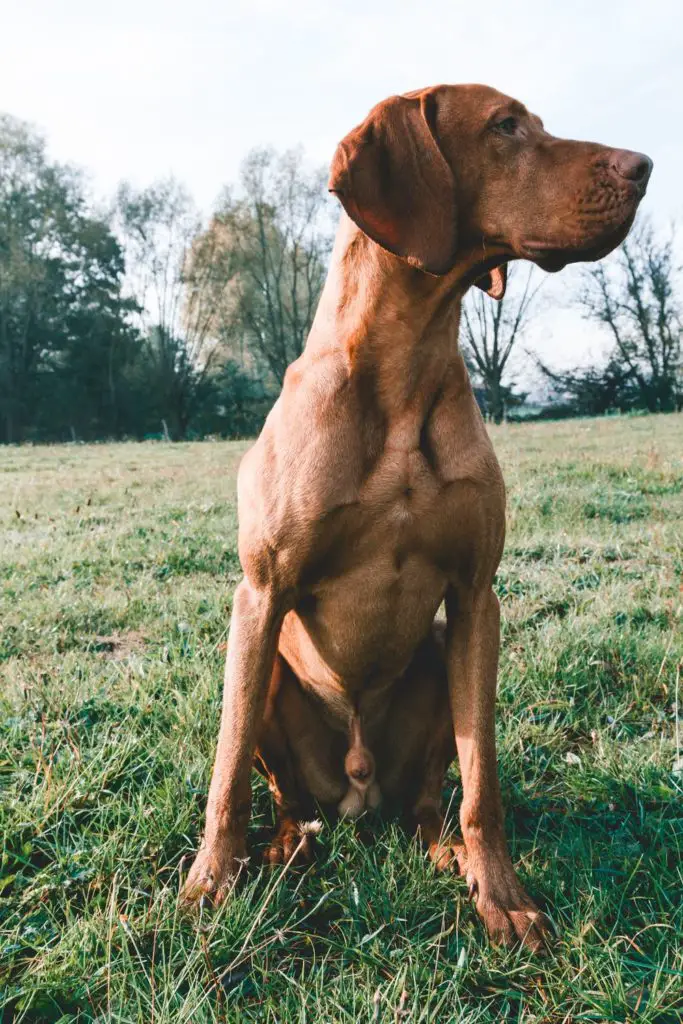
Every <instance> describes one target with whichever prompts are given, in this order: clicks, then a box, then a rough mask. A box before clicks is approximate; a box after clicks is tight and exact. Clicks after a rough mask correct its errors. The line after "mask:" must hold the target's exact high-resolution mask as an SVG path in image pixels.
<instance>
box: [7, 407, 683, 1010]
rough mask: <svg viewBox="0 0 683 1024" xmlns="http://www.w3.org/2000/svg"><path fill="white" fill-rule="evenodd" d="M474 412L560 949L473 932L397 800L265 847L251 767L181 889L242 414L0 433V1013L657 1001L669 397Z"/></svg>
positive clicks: (681, 789) (534, 851)
mask: <svg viewBox="0 0 683 1024" xmlns="http://www.w3.org/2000/svg"><path fill="white" fill-rule="evenodd" d="M492 434H493V439H494V443H495V446H496V449H497V451H498V454H499V458H500V460H501V463H502V465H503V469H504V472H505V476H506V479H507V483H508V488H509V502H508V504H509V533H508V541H507V548H506V554H505V558H504V561H503V564H502V567H501V570H500V573H499V576H498V584H497V586H498V592H499V594H500V597H501V600H502V608H503V619H504V627H503V628H504V641H503V654H502V667H501V678H500V686H499V718H498V734H499V746H500V762H501V775H502V785H503V793H504V801H505V805H506V808H507V830H508V835H509V837H510V839H511V844H512V852H513V859H514V861H515V863H516V864H517V865H518V867H519V870H520V873H521V875H522V877H523V879H524V880H525V882H526V884H527V885H528V888H529V889H530V891H531V892H532V893H533V894H534V895H535V896H536V897H537V898H538V899H539V900H540V901H541V902H542V904H543V905H544V906H546V907H547V908H548V909H549V910H550V913H551V915H552V917H553V919H554V920H555V922H556V923H557V926H558V928H559V930H560V932H561V938H560V941H559V943H558V946H557V950H556V953H555V955H554V956H553V957H551V958H549V959H547V960H545V961H539V960H537V959H535V958H533V957H532V956H530V955H528V954H526V953H520V952H519V951H512V952H505V951H501V950H496V949H493V948H491V947H489V945H488V943H487V940H486V938H485V936H484V933H483V930H482V928H481V927H480V925H479V923H478V921H477V919H476V915H475V912H474V910H473V908H472V907H471V905H470V904H469V903H468V902H467V900H466V898H465V896H466V892H465V885H464V883H463V882H461V881H460V880H457V879H455V880H453V879H449V878H444V877H441V876H437V875H436V874H435V873H434V871H433V870H432V869H431V867H430V866H429V865H428V863H427V862H426V860H425V859H424V858H423V856H422V854H421V852H420V850H419V848H418V847H417V846H416V844H415V843H414V841H412V840H411V839H410V838H409V837H407V836H406V835H405V834H404V833H403V832H402V831H401V829H400V828H399V826H398V825H397V824H396V823H394V822H391V821H384V822H377V824H376V825H375V826H374V827H373V829H372V832H373V834H374V835H373V841H372V842H370V843H367V842H365V841H361V839H360V838H359V837H358V836H357V835H356V833H355V832H354V829H353V827H352V826H349V825H337V826H335V825H334V824H333V823H327V822H326V823H324V826H323V830H322V833H321V836H320V842H319V859H318V863H317V865H316V867H315V868H313V869H311V870H310V871H308V872H306V873H303V874H301V873H296V874H295V873H292V874H290V875H287V876H285V877H284V878H281V877H280V875H279V874H278V873H275V874H268V873H267V872H265V871H261V870H258V869H257V864H258V844H259V842H262V841H263V834H264V829H265V827H266V826H268V825H269V824H270V822H271V811H270V803H269V798H268V794H267V792H266V790H265V788H264V786H263V785H262V784H261V783H260V782H257V784H256V794H257V795H256V800H255V810H254V820H253V824H252V828H251V831H250V836H251V838H252V840H253V841H254V845H255V848H254V854H253V857H252V867H251V869H250V872H249V877H248V879H247V881H246V884H245V885H244V887H243V888H242V889H241V890H240V892H239V894H238V895H237V896H236V897H235V898H234V899H233V900H232V901H230V902H228V903H227V905H225V906H224V907H223V908H222V909H221V910H220V911H219V912H218V913H216V912H213V911H212V910H211V909H210V908H208V907H206V908H204V910H203V911H202V915H201V919H199V920H197V919H194V918H192V917H185V916H183V915H182V914H181V913H180V912H179V911H178V906H177V892H178V886H179V872H180V868H181V865H182V862H183V858H187V857H189V855H190V854H191V853H192V851H193V850H194V848H195V847H196V844H197V840H198V836H199V832H200V828H201V823H202V819H203V806H204V801H205V796H206V790H207V784H208V777H209V771H210V768H211V759H212V755H213V750H214V743H215V737H216V733H217V727H218V714H219V706H220V688H221V682H222V667H223V666H222V662H223V650H224V643H225V639H226V633H227V626H228V620H229V614H230V601H231V595H232V592H233V589H234V586H235V584H236V582H237V580H238V579H239V575H240V569H239V564H238V559H237V554H236V549H235V536H236V513H235V501H234V483H235V472H236V469H237V465H238V462H239V459H240V456H241V454H242V452H243V451H244V450H245V448H246V445H244V444H236V443H219V444H211V443H206V444H180V445H165V444H160V443H149V444H130V445H102V446H84V447H81V446H67V447H54V448H18V449H17V448H9V449H8V448H5V449H2V448H0V529H1V531H2V532H1V534H0V579H1V580H2V606H1V608H0V832H1V834H2V835H1V840H2V847H1V850H2V860H1V862H0V1021H2V1024H5V1022H9V1021H10V1020H13V1021H22V1020H26V1021H43V1020H44V1021H60V1020H61V1021H71V1020H79V1021H93V1022H94V1021H98V1022H105V1021H107V1022H108V1021H117V1022H133V1021H135V1022H144V1024H162V1022H171V1021H173V1022H188V1024H189V1022H192V1024H202V1022H208V1021H229V1022H230V1024H232V1022H243V1021H244V1022H246V1021H258V1022H276V1021H278V1022H280V1021H283V1022H285V1021H286V1022H290V1021H291V1022H295V1021H296V1022H299V1024H301V1022H308V1021H312V1022H314V1024H328V1022H345V1024H346V1022H348V1024H355V1022H358V1021H360V1022H363V1021H368V1022H370V1021H381V1022H391V1024H398V1022H403V1024H408V1022H410V1024H415V1022H417V1021H423V1022H451V1021H453V1022H455V1021H458V1022H475V1021H476V1022H479V1021H482V1022H484V1021H486V1022H499V1021H519V1022H526V1024H529V1022H538V1024H541V1022H543V1024H556V1022H557V1024H561V1022H566V1024H571V1022H578V1021H598V1022H603V1021H620V1022H626V1021H638V1022H658V1024H660V1022H661V1024H678V1022H680V1020H681V1016H682V1015H683V760H681V758H683V750H682V749H681V746H682V745H683V712H682V711H681V710H680V707H681V702H683V694H681V689H682V687H681V682H680V673H681V657H682V655H683V643H682V634H683V629H682V628H681V627H682V625H683V624H682V622H681V603H682V594H683V592H682V590H681V571H682V569H683V418H682V417H681V416H673V415H672V416H668V417H642V418H621V419H609V420H583V421H575V422H565V423H562V424H556V423H544V424H524V425H510V426H503V427H499V428H493V429H492ZM677 693H678V700H679V705H678V707H679V712H678V718H677V714H676V699H677ZM677 744H678V749H677ZM452 785H453V787H454V791H453V801H452V806H453V809H455V808H456V807H457V800H458V783H457V773H456V772H455V771H453V774H452ZM446 796H447V799H448V798H449V797H450V796H451V794H450V793H448V794H446ZM361 838H362V839H363V840H364V839H365V836H362V837H361Z"/></svg>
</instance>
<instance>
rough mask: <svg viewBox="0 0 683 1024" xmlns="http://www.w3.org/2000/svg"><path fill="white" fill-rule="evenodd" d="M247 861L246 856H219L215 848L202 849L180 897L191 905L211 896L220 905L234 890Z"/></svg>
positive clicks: (214, 902)
mask: <svg viewBox="0 0 683 1024" xmlns="http://www.w3.org/2000/svg"><path fill="white" fill-rule="evenodd" d="M245 863H246V857H242V858H236V857H234V856H230V857H228V856H218V855H217V854H216V851H215V850H210V849H207V848H206V847H204V848H202V849H200V851H199V853H198V854H197V856H196V857H195V860H194V863H193V865H192V867H191V868H190V871H189V874H188V876H187V878H186V880H185V885H184V886H183V888H182V891H181V894H180V899H181V902H182V903H183V904H185V905H186V906H190V905H193V904H197V903H200V902H201V901H202V900H203V899H205V898H207V897H208V898H209V899H210V900H211V902H212V903H213V904H214V905H215V906H218V905H219V904H220V903H222V902H223V900H224V899H225V898H226V896H227V895H228V894H229V893H230V892H231V891H232V889H233V888H234V886H235V882H236V880H237V877H238V875H239V873H240V870H241V867H242V865H243V864H245Z"/></svg>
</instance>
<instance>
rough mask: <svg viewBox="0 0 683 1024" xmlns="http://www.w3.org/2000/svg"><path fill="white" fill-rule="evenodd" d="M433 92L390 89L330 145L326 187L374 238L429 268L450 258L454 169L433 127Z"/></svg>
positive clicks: (444, 268)
mask: <svg viewBox="0 0 683 1024" xmlns="http://www.w3.org/2000/svg"><path fill="white" fill-rule="evenodd" d="M435 104H436V99H435V96H434V94H433V92H429V91H426V92H424V93H420V94H419V95H418V96H415V97H412V96H410V97H408V96H392V97H391V99H388V100H385V101H384V102H383V103H380V104H379V105H378V106H376V107H375V108H374V109H373V110H371V111H370V114H369V115H368V117H367V118H366V119H365V121H363V123H362V124H361V125H359V126H358V127H357V128H354V130H353V131H352V132H349V134H348V135H347V136H346V138H345V139H343V140H342V141H341V142H340V143H339V145H338V146H337V151H336V153H335V154H334V159H333V161H332V168H331V171H330V182H329V189H330V192H334V193H335V194H336V195H337V196H338V197H339V199H340V200H341V203H342V206H343V207H344V209H345V210H346V212H347V213H348V215H349V217H351V219H352V220H353V221H355V223H356V224H357V225H358V227H359V228H361V229H362V230H363V231H364V232H365V234H366V235H369V236H370V238H372V239H373V240H374V241H375V242H377V243H378V244H379V245H381V246H382V248H384V249H388V250H389V252H393V253H394V254H395V255H396V256H401V257H403V259H405V260H407V261H408V262H409V263H411V264H413V266H416V267H419V268H420V269H421V270H426V271H428V272H429V273H430V274H445V273H447V272H448V271H449V270H451V268H452V267H453V265H454V263H455V255H456V244H457V236H456V231H457V224H456V219H457V211H456V202H455V182H454V180H453V173H452V171H451V169H450V167H449V165H448V163H447V162H446V159H445V157H444V155H443V153H442V152H441V150H440V149H439V146H438V144H437V141H436V138H435V135H434V132H433V129H432V126H433V125H434V123H435V116H436V106H435Z"/></svg>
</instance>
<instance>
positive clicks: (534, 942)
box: [466, 867, 555, 953]
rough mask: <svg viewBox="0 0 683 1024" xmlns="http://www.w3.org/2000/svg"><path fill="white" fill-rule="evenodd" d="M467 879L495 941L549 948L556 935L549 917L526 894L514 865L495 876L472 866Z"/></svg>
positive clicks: (535, 949)
mask: <svg viewBox="0 0 683 1024" xmlns="http://www.w3.org/2000/svg"><path fill="white" fill-rule="evenodd" d="M466 879H467V883H468V885H469V893H470V897H471V899H472V900H473V901H474V904H475V906H476V909H477V913H478V914H479V916H480V917H481V919H482V921H483V922H484V924H485V926H486V930H487V932H488V934H489V938H490V939H491V941H492V942H494V943H496V944H497V945H503V946H514V945H517V944H518V943H521V944H522V946H524V947H525V948H527V949H529V950H531V951H532V952H534V953H546V952H547V951H548V949H549V946H550V944H551V942H552V940H553V938H554V937H555V931H554V929H553V926H552V924H551V922H550V919H549V918H548V917H546V915H545V914H544V913H542V911H540V910H539V909H538V907H537V906H536V904H535V903H534V902H533V900H531V899H530V898H529V897H528V896H527V894H526V892H525V891H524V889H523V888H522V886H521V884H520V882H519V880H518V879H517V876H516V875H515V873H514V871H513V870H512V868H511V867H510V869H509V871H506V872H500V873H496V874H495V875H494V876H493V877H487V874H486V873H485V872H475V871H472V870H469V871H467V873H466Z"/></svg>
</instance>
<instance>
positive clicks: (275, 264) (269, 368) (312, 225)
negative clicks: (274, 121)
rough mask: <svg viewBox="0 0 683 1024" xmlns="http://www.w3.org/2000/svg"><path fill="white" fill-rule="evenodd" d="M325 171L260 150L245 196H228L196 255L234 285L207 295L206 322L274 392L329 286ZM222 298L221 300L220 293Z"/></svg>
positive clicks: (245, 172) (248, 169)
mask: <svg viewBox="0 0 683 1024" xmlns="http://www.w3.org/2000/svg"><path fill="white" fill-rule="evenodd" d="M331 229H332V224H331V216H330V206H329V203H328V199H327V192H326V190H325V175H324V172H323V171H322V170H316V171H312V172H308V171H306V170H305V168H304V164H303V158H302V154H301V153H300V152H289V153H285V154H284V155H283V156H277V155H276V154H275V153H274V152H273V151H272V150H269V149H256V150H254V151H252V153H250V154H249V156H248V157H247V159H246V161H245V163H244V165H243V168H242V174H241V191H240V194H239V195H235V194H234V193H233V192H231V191H230V190H226V191H225V193H224V195H223V198H222V201H221V203H220V204H219V207H218V209H217V211H216V213H215V215H214V217H213V219H212V222H211V224H210V226H209V228H208V230H207V232H206V233H205V235H204V236H203V237H202V239H201V245H200V246H197V247H196V248H195V251H194V253H193V260H192V268H193V272H195V273H200V272H201V267H202V266H203V264H204V263H205V260H206V257H205V255H204V249H205V248H206V250H207V251H208V252H210V253H212V258H213V259H214V260H216V259H218V258H219V255H220V254H222V256H220V258H221V259H222V262H223V266H224V267H225V268H227V267H229V268H230V279H229V283H228V285H227V286H226V287H225V288H222V289H221V288H220V284H219V283H218V282H215V281H214V283H213V288H209V289H207V290H206V291H205V292H204V294H205V296H206V297H207V300H208V304H209V307H210V309H209V310H207V311H206V312H205V314H204V318H203V319H204V320H205V321H208V322H210V323H211V331H212V333H213V336H214V337H215V338H216V339H217V340H218V342H219V343H220V344H221V345H222V346H223V348H224V349H225V351H226V353H227V354H228V355H229V356H230V357H232V358H236V359H238V360H239V361H240V362H241V363H242V364H243V365H244V366H246V367H247V368H248V369H251V370H253V371H254V372H255V373H257V374H260V375H263V374H265V375H266V376H267V377H268V378H270V380H271V382H272V384H273V385H275V387H277V388H279V387H280V386H281V385H282V382H283V380H284V375H285V371H286V369H287V366H288V365H289V363H291V362H292V360H294V359H296V358H297V356H299V355H300V354H301V352H302V351H303V347H304V344H305V341H306V337H307V335H308V332H309V330H310V327H311V323H312V322H313V316H314V314H315V309H316V306H317V304H318V298H319V296H320V292H321V290H322V286H323V284H324V281H325V275H326V272H327V259H328V256H329V252H330V248H331V240H332V237H331V236H332V230H331ZM217 292H220V294H217Z"/></svg>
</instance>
